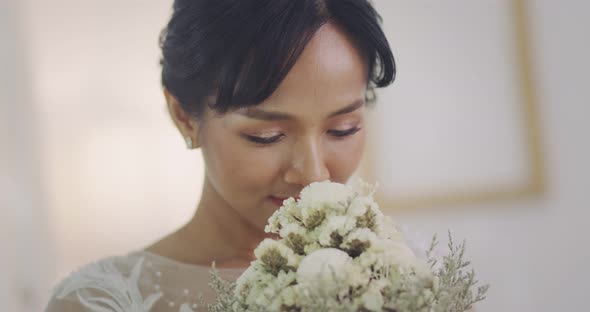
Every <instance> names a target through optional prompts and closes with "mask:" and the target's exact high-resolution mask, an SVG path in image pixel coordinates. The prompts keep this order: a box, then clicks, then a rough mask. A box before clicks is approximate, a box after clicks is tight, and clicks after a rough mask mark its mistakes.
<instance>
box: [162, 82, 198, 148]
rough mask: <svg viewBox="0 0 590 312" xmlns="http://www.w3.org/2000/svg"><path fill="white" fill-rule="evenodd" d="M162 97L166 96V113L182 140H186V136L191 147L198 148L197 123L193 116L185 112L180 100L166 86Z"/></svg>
mask: <svg viewBox="0 0 590 312" xmlns="http://www.w3.org/2000/svg"><path fill="white" fill-rule="evenodd" d="M164 97H165V98H166V104H167V106H168V113H170V117H171V118H172V121H173V122H174V124H175V125H176V128H178V131H180V134H181V135H182V137H183V140H184V141H186V139H187V137H188V138H190V139H191V141H192V147H189V148H198V147H199V146H200V144H199V123H198V121H197V120H196V118H195V117H194V116H191V115H190V114H189V113H187V112H186V111H185V110H184V109H183V108H182V106H181V105H180V102H179V101H178V100H177V99H176V97H175V96H174V95H172V94H171V93H170V92H169V91H168V90H167V89H166V88H164Z"/></svg>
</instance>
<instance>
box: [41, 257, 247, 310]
mask: <svg viewBox="0 0 590 312" xmlns="http://www.w3.org/2000/svg"><path fill="white" fill-rule="evenodd" d="M209 270H210V268H209V267H206V266H197V265H189V264H183V263H180V262H176V261H174V260H171V259H167V258H163V257H160V256H156V255H154V254H150V253H147V252H139V253H135V254H131V255H128V256H125V257H113V258H107V259H103V260H101V261H98V262H96V263H92V264H89V265H86V266H85V267H83V268H82V269H80V270H78V271H77V272H74V273H72V274H71V275H70V276H69V277H68V278H66V279H65V280H63V281H62V282H61V283H60V284H59V285H58V286H57V287H56V288H55V290H54V293H53V296H52V298H51V300H50V302H49V304H48V305H47V307H46V310H45V311H46V312H57V311H60V312H64V311H65V312H70V311H72V312H73V311H88V312H140V311H141V312H147V311H165V312H168V311H169V312H196V311H207V310H206V308H205V306H206V304H207V303H211V302H212V301H213V300H214V298H215V296H214V293H213V292H212V290H211V289H210V288H209V285H208V283H209V281H210V273H209ZM241 272H243V270H240V269H237V270H236V269H233V270H232V269H227V270H219V273H220V275H221V276H222V277H224V278H225V279H226V280H229V279H231V280H234V281H235V279H236V278H237V277H238V276H239V275H240V274H241Z"/></svg>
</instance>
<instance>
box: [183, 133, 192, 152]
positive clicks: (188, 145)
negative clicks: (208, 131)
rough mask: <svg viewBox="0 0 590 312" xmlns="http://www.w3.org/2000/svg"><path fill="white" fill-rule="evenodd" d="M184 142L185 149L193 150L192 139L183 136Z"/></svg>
mask: <svg viewBox="0 0 590 312" xmlns="http://www.w3.org/2000/svg"><path fill="white" fill-rule="evenodd" d="M184 141H185V142H186V148H188V149H193V139H192V138H191V137H190V136H188V135H187V136H185V137H184Z"/></svg>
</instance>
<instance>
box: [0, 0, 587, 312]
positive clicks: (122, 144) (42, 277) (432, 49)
mask: <svg viewBox="0 0 590 312" xmlns="http://www.w3.org/2000/svg"><path fill="white" fill-rule="evenodd" d="M374 2H375V4H376V6H377V8H378V10H379V12H380V13H381V15H382V17H383V19H384V28H385V31H386V33H387V35H388V38H389V40H390V43H391V46H392V47H393V49H394V54H395V56H396V61H397V64H398V78H397V80H396V82H395V83H394V85H393V86H391V87H390V88H388V89H386V90H383V91H381V92H380V93H379V96H380V97H379V102H378V106H377V108H376V111H377V113H375V114H374V117H373V120H374V122H373V125H372V128H373V129H372V130H373V132H372V133H371V142H370V144H369V148H368V150H367V155H366V160H365V163H364V165H363V168H362V171H360V172H359V175H361V176H363V177H365V179H368V180H369V181H375V180H377V181H379V182H380V183H381V189H380V192H381V193H382V194H384V195H383V196H382V198H381V199H380V202H381V205H382V208H383V209H384V210H386V211H387V213H388V214H390V215H392V216H393V217H394V219H395V220H396V221H397V223H398V224H400V225H401V226H402V227H403V228H404V230H405V231H406V232H407V233H408V235H409V237H410V239H411V240H412V241H413V242H414V243H415V244H418V245H424V244H427V242H428V241H429V239H430V237H431V235H433V234H435V233H438V234H439V235H440V236H441V238H444V237H445V235H446V232H447V230H448V229H450V230H452V232H453V236H454V237H455V238H456V239H457V240H462V239H466V240H467V243H468V245H467V248H468V249H467V256H468V258H469V259H471V260H473V261H472V264H473V267H474V268H475V269H476V271H477V273H478V277H479V279H480V280H482V281H484V282H487V283H490V284H491V285H492V288H491V289H490V291H489V293H488V299H487V300H486V301H485V302H483V303H481V304H480V305H478V306H477V311H481V312H491V311H531V312H532V311H536V312H541V311H584V310H586V309H587V307H586V305H587V300H586V297H587V295H586V291H587V290H588V289H589V288H588V286H587V283H588V281H589V280H590V269H588V263H590V251H589V250H588V249H586V248H587V246H588V245H589V244H588V243H590V233H589V230H588V228H589V226H590V222H589V221H588V219H589V218H590V207H589V205H588V203H589V200H588V199H587V197H586V196H587V195H588V194H587V193H588V192H589V191H590V182H589V179H590V165H589V164H588V163H587V162H588V160H590V143H589V142H590V140H589V139H588V135H589V134H590V123H589V122H587V118H588V116H590V108H589V105H588V101H587V100H586V98H588V96H590V94H589V93H588V92H589V91H588V86H589V85H590V84H589V83H590V79H589V78H588V73H589V72H590V61H588V59H587V57H588V55H590V40H589V39H588V29H590V18H589V17H590V16H589V13H588V12H590V2H587V1H583V0H579V1H577V0H565V1H559V2H557V1H553V0H530V1H524V0H518V1H508V0H504V1H496V0H494V1H492V0H486V1H477V2H474V1H468V0H447V1H445V2H444V3H442V2H439V1H433V0H432V1H426V0H420V1H412V2H411V3H410V2H408V1H398V0H395V1H394V0H375V1H374ZM171 5H172V2H171V1H150V2H146V1H138V0H127V1H114V0H101V1H97V0H93V1H91V0H77V1H74V0H53V1H41V0H21V1H17V0H0V143H1V144H0V311H17V312H21V311H40V310H42V308H43V306H44V304H45V303H46V301H47V300H48V297H49V294H50V290H51V287H53V286H54V285H55V283H56V282H57V281H58V280H60V279H61V278H63V277H65V276H66V275H67V274H68V273H69V272H71V271H72V270H75V269H77V268H79V267H80V266H81V265H83V264H85V263H87V262H90V261H93V260H96V259H98V258H101V257H105V256H109V255H116V254H123V253H126V252H128V251H130V250H134V249H139V248H142V247H143V246H145V245H147V244H149V243H151V242H152V241H153V240H155V239H157V238H158V237H159V236H162V235H164V234H166V233H168V232H170V231H172V230H174V229H175V228H176V227H178V226H180V225H182V224H183V223H184V222H185V221H186V220H188V218H189V217H191V216H192V214H193V213H194V207H195V204H196V202H197V201H198V198H199V196H200V190H201V183H202V181H201V180H202V175H203V165H202V160H201V156H200V153H199V152H198V151H187V150H186V149H185V147H184V142H183V141H182V138H181V137H180V135H179V134H178V133H177V131H176V129H175V128H174V126H173V124H172V122H171V121H170V119H169V117H168V114H167V111H166V108H165V103H164V100H163V96H162V92H161V88H160V84H159V65H158V61H159V54H160V52H159V49H158V45H157V39H158V34H159V32H160V31H161V29H162V28H163V27H164V25H165V24H166V21H167V19H168V18H169V16H170V13H171ZM443 242H444V240H443Z"/></svg>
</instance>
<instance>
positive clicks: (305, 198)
mask: <svg viewBox="0 0 590 312" xmlns="http://www.w3.org/2000/svg"><path fill="white" fill-rule="evenodd" d="M352 196H354V192H353V191H352V189H351V188H350V187H348V186H347V185H345V184H340V183H334V182H329V181H324V182H314V183H311V184H310V185H308V186H306V187H305V188H303V190H302V191H301V199H300V200H299V203H300V205H303V206H316V205H321V204H330V205H331V204H335V203H345V202H347V201H348V200H349V199H350V198H351V197H352Z"/></svg>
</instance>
